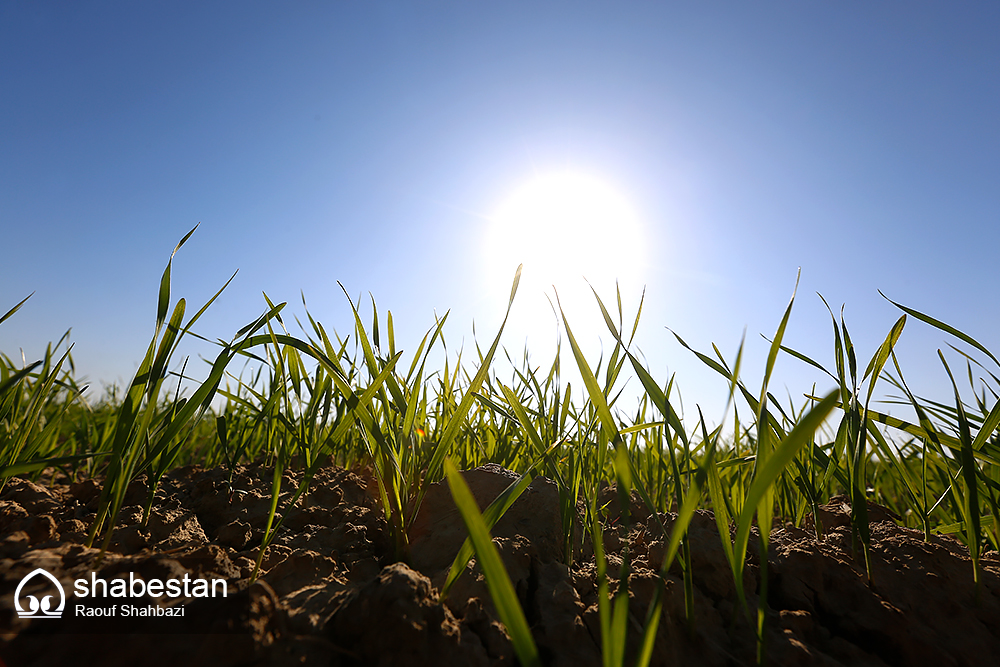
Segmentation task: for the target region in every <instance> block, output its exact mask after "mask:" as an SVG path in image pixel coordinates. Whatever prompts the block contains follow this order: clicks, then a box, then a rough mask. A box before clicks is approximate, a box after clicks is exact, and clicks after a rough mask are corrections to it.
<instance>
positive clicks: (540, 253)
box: [485, 172, 645, 351]
mask: <svg viewBox="0 0 1000 667" xmlns="http://www.w3.org/2000/svg"><path fill="white" fill-rule="evenodd" d="M641 232H642V230H641V226H640V224H639V220H638V217H637V215H636V213H635V211H634V210H633V208H632V206H631V205H630V204H629V202H628V200H627V199H626V198H625V197H623V196H622V195H621V194H620V193H619V192H618V191H616V190H615V188H613V187H612V186H610V185H609V184H608V183H607V182H605V181H603V180H601V179H599V178H596V177H594V176H591V175H588V174H583V173H579V172H558V173H552V174H547V175H542V176H538V177H536V178H534V179H532V180H530V181H528V182H526V183H524V184H523V185H521V186H520V187H518V188H516V189H515V190H514V192H513V193H511V194H510V195H509V196H508V197H507V198H506V199H505V200H504V201H503V202H502V203H501V205H500V206H499V207H498V209H497V211H496V213H495V214H494V215H493V216H492V223H491V225H490V229H489V232H488V234H487V238H486V245H485V255H486V262H485V269H486V271H485V273H486V276H487V280H488V283H489V292H490V293H491V294H492V295H493V297H494V298H496V297H498V296H500V295H507V294H509V291H510V285H511V280H512V278H513V275H514V271H515V269H516V268H517V266H518V265H519V264H523V265H524V268H523V271H522V274H521V284H520V288H519V290H518V296H517V301H516V302H515V311H514V312H515V314H518V313H519V314H518V315H517V316H516V318H515V321H514V322H512V324H513V325H514V326H513V328H514V329H515V330H517V331H519V332H521V333H522V335H525V334H526V335H527V336H528V337H530V338H531V339H532V340H531V342H532V345H531V349H532V350H533V351H534V350H535V349H536V347H537V343H539V342H541V341H544V340H549V341H554V340H555V332H556V320H555V318H554V315H553V308H552V306H551V305H550V301H551V303H552V304H555V303H556V300H555V294H556V293H558V296H559V301H560V302H561V303H562V306H563V309H564V311H565V312H566V315H567V317H568V318H569V321H570V326H571V327H572V328H573V331H574V335H575V336H576V337H577V338H578V339H580V338H581V332H584V333H586V332H585V331H584V324H583V323H584V322H593V321H595V317H596V321H600V322H601V327H602V328H603V320H601V318H600V311H599V310H598V308H597V304H596V302H595V300H594V297H593V293H592V292H591V291H590V288H589V287H588V283H589V284H590V285H592V286H593V287H594V288H595V289H596V290H597V292H598V294H600V295H601V298H602V299H603V300H604V301H605V304H606V305H607V306H608V307H609V308H613V307H614V306H613V303H614V301H615V292H614V290H615V284H616V282H617V283H619V284H620V285H621V289H622V294H623V297H626V296H635V298H636V299H637V298H638V295H639V293H641V290H642V284H641V283H642V279H643V276H642V273H643V270H642V268H643V264H644V260H643V255H644V252H643V248H644V246H645V242H644V239H643V238H642V236H643V235H642V233H641ZM553 287H554V289H553ZM633 292H634V293H635V294H634V295H633V294H632V293H633ZM546 296H548V297H549V298H548V299H546ZM632 300H634V299H629V301H632ZM517 320H520V321H521V322H522V323H523V324H522V325H521V326H518V325H517ZM578 323H579V324H578ZM588 328H589V330H590V331H592V332H593V333H603V332H602V331H601V329H596V328H594V327H588ZM537 339H541V341H540V340H537ZM581 342H582V341H581ZM515 349H516V348H515Z"/></svg>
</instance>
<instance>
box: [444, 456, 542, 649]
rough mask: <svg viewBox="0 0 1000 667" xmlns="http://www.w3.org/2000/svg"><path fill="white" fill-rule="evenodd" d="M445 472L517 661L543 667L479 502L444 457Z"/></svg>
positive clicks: (456, 469)
mask: <svg viewBox="0 0 1000 667" xmlns="http://www.w3.org/2000/svg"><path fill="white" fill-rule="evenodd" d="M444 470H445V475H446V476H447V478H448V487H449V488H450V489H451V495H452V498H454V500H455V506H456V507H458V511H459V513H460V514H461V515H462V521H463V522H465V527H466V529H467V530H468V531H469V538H470V539H471V540H472V546H473V549H474V550H475V552H476V559H477V560H478V562H479V567H480V568H482V571H483V576H484V577H485V579H486V587H487V588H488V589H489V591H490V597H492V599H493V605H494V606H495V607H496V610H497V614H498V615H499V616H500V621H501V622H502V623H503V624H504V627H506V628H507V633H508V634H509V635H510V640H511V643H512V644H513V645H514V652H515V653H516V654H517V659H518V660H519V661H520V662H521V664H522V665H524V667H541V664H542V661H541V658H540V657H539V655H538V648H537V646H536V645H535V640H534V638H533V637H532V636H531V630H530V628H529V627H528V621H527V619H526V618H525V616H524V610H523V609H522V608H521V603H520V602H519V601H518V599H517V594H516V593H515V592H514V585H513V584H512V583H511V581H510V575H508V574H507V570H506V568H504V565H503V561H502V560H501V559H500V554H499V552H497V548H496V545H494V544H493V540H492V539H491V538H490V533H489V531H488V530H487V529H486V524H485V522H484V521H483V516H482V514H480V513H479V507H478V506H477V505H476V500H475V498H473V497H472V492H471V491H469V487H468V485H467V484H466V483H465V480H464V479H462V475H461V474H460V473H459V472H458V468H456V467H455V464H454V463H452V462H451V459H449V458H445V460H444Z"/></svg>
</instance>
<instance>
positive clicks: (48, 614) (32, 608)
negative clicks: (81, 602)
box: [14, 568, 66, 618]
mask: <svg viewBox="0 0 1000 667" xmlns="http://www.w3.org/2000/svg"><path fill="white" fill-rule="evenodd" d="M38 575H42V576H44V577H45V578H46V579H48V580H49V581H50V582H52V585H53V586H55V589H56V590H57V591H59V606H58V607H56V608H55V609H52V597H53V596H51V595H43V596H42V599H41V600H40V601H39V600H38V598H36V597H35V596H34V595H26V596H24V597H25V598H27V602H26V603H25V604H26V605H27V607H28V608H27V609H25V608H24V606H22V605H21V589H23V588H24V585H25V584H26V583H28V582H29V581H31V580H32V579H34V578H35V577H36V576H38ZM65 606H66V593H65V592H64V591H63V587H62V585H61V584H60V583H59V580H58V579H56V578H55V577H53V576H52V575H51V574H49V573H48V572H46V571H45V570H43V569H42V568H38V569H37V570H35V571H33V572H29V573H28V576H26V577H25V578H24V579H22V580H21V583H19V584H18V585H17V590H16V591H14V607H15V608H16V609H17V615H18V616H19V617H21V618H62V612H63V608H64V607H65Z"/></svg>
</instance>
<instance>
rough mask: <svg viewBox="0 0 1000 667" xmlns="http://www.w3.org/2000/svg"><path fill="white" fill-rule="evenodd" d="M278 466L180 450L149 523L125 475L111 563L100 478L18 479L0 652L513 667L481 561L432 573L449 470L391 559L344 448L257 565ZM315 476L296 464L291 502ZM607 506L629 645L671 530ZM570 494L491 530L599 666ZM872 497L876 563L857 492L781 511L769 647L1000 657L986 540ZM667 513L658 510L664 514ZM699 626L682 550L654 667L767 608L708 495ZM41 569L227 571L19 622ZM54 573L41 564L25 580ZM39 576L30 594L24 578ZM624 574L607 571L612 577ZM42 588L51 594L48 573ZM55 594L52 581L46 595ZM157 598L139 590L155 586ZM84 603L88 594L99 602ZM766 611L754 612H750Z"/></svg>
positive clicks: (746, 658) (842, 653)
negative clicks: (97, 544) (196, 462)
mask: <svg viewBox="0 0 1000 667" xmlns="http://www.w3.org/2000/svg"><path fill="white" fill-rule="evenodd" d="M463 475H464V476H465V479H466V481H467V482H468V483H469V485H470V487H471V488H472V490H473V493H474V495H475V496H476V499H477V501H478V502H479V503H480V505H481V506H482V507H485V506H486V505H487V504H488V503H489V502H490V501H491V500H492V499H493V498H494V497H495V496H496V495H497V494H498V493H499V492H500V491H501V490H502V489H503V488H505V487H506V486H507V484H509V482H510V479H511V475H512V473H509V471H505V470H503V469H501V468H499V467H496V466H486V467H483V468H477V469H476V470H471V471H466V472H464V473H463ZM272 476H273V471H272V469H270V468H268V467H265V466H263V465H250V466H243V467H240V468H239V469H238V470H237V471H236V474H235V477H234V479H233V483H232V485H230V484H229V482H228V479H229V473H228V471H227V470H223V469H221V468H220V469H214V470H203V469H201V468H198V467H185V468H179V469H177V470H175V471H173V472H171V473H169V474H168V475H167V476H166V477H165V478H164V479H163V480H162V482H161V484H160V487H159V490H158V491H157V493H156V496H155V503H154V505H153V510H152V513H151V515H150V518H149V521H148V522H147V523H146V524H145V525H144V524H143V523H142V505H143V503H144V501H145V498H146V494H147V489H146V486H145V482H144V480H142V479H140V480H138V481H136V482H134V483H133V484H132V486H131V487H130V488H129V492H128V494H127V497H126V499H125V505H124V509H123V510H122V512H121V515H120V517H119V525H118V527H117V530H116V532H115V535H114V540H113V542H112V544H111V546H110V548H109V550H108V553H107V554H106V555H105V557H104V558H103V560H101V561H98V556H99V553H100V552H99V550H97V549H90V548H86V547H85V546H83V545H84V542H85V540H86V533H87V530H88V528H89V526H90V524H91V522H92V521H93V518H94V513H95V510H96V506H97V499H98V495H99V492H100V485H99V484H98V483H97V482H96V481H94V480H85V481H82V482H74V483H60V482H69V480H67V479H65V478H63V479H62V480H60V479H59V478H56V479H55V480H54V481H55V482H56V483H54V484H51V485H48V486H41V485H39V484H36V483H33V482H30V481H27V480H23V479H18V478H14V479H11V480H9V481H8V483H7V485H6V486H5V487H4V489H3V491H2V493H0V664H6V665H9V666H11V667H14V666H15V665H78V666H82V665H109V666H115V665H133V664H146V665H170V666H172V667H178V666H179V665H180V666H185V667H186V666H189V665H213V666H215V667H221V666H226V665H271V664H275V665H344V666H347V665H387V666H388V665H394V666H401V667H402V666H407V665H432V664H433V665H438V664H441V665H444V664H453V665H475V666H483V667H485V666H506V665H511V666H513V665H516V664H517V660H516V658H515V657H514V652H513V649H512V646H511V643H510V641H509V639H508V637H507V634H506V632H505V630H504V628H503V626H502V625H501V624H500V623H499V622H498V621H497V615H496V612H495V610H494V608H493V606H492V603H491V601H490V596H489V594H488V592H487V590H486V587H485V584H484V581H483V578H482V576H481V575H480V574H479V572H478V570H477V569H476V567H475V565H474V562H473V563H472V564H470V566H469V567H467V571H466V572H465V573H464V574H463V575H462V577H461V578H460V579H459V580H458V583H457V584H456V585H455V587H454V588H453V589H452V591H451V592H450V594H449V596H448V597H447V598H446V599H445V600H443V601H442V600H441V598H440V596H439V590H440V588H441V585H442V584H443V582H444V579H445V575H446V573H447V569H448V567H449V566H450V564H451V561H452V560H453V558H454V556H455V553H456V552H457V550H458V547H459V545H460V544H461V542H462V540H463V539H464V536H465V533H464V529H463V527H462V523H461V519H460V517H459V516H458V514H457V512H456V510H455V508H454V506H453V505H452V504H451V499H450V494H449V493H448V490H447V486H446V485H434V486H432V487H431V488H430V490H429V491H428V493H427V496H426V498H425V501H424V503H423V505H422V508H421V513H420V514H419V516H418V518H417V520H416V523H415V525H414V527H413V531H412V534H411V536H410V539H411V544H410V551H409V556H408V558H407V560H406V562H396V559H395V558H394V557H393V543H392V539H391V536H390V532H389V529H388V526H387V524H386V522H385V519H384V516H383V514H382V511H381V509H380V507H379V505H378V503H377V501H376V499H375V497H374V495H373V493H372V489H373V488H374V482H373V481H372V479H371V477H370V476H369V475H368V474H367V473H366V471H364V470H359V471H353V472H352V471H347V470H344V469H342V468H338V467H334V466H330V467H327V468H324V469H322V470H321V471H320V472H319V473H318V474H317V476H316V477H315V478H314V479H313V481H312V484H311V486H310V491H309V493H308V494H307V495H305V496H304V497H303V498H302V499H301V500H300V501H299V503H298V504H297V506H296V507H294V508H292V509H291V510H290V511H288V513H287V514H288V516H287V518H286V519H285V522H284V525H283V526H282V528H281V530H280V531H279V532H278V534H277V536H276V538H275V539H274V541H273V543H272V545H271V546H270V547H269V549H268V551H267V552H266V554H265V557H264V559H263V568H262V575H261V576H260V577H259V579H258V580H257V581H256V582H255V583H252V584H251V583H250V577H251V575H252V572H253V569H254V562H255V560H256V558H257V555H258V549H259V545H260V542H261V539H262V537H263V532H262V531H263V527H264V526H265V525H266V522H267V514H268V510H269V507H270V488H271V483H272ZM299 479H300V473H299V472H296V471H286V472H285V473H284V477H283V486H282V495H281V497H280V502H281V505H280V506H279V507H282V508H284V507H285V506H286V505H287V503H288V502H289V501H290V500H291V496H292V494H293V493H294V490H295V488H296V487H297V484H298V481H299ZM615 499H616V495H615V493H614V492H613V490H608V491H607V498H606V500H607V501H608V502H609V505H608V509H609V516H608V529H607V531H606V533H605V545H604V546H605V548H606V550H607V553H608V554H609V559H610V561H611V564H612V567H611V570H612V572H611V576H612V578H613V579H614V577H616V576H617V572H618V570H617V566H616V564H617V563H620V559H621V557H622V553H623V550H624V549H625V548H626V547H627V548H628V553H629V554H630V555H631V559H632V569H631V574H630V576H629V582H628V584H629V596H630V614H631V616H632V620H631V622H630V624H629V646H628V659H627V662H628V663H629V664H631V662H632V660H633V659H634V655H635V654H636V651H637V648H638V642H639V637H640V628H641V624H642V619H644V618H645V614H646V609H647V606H648V604H649V601H650V599H651V598H652V596H653V594H654V591H655V589H656V581H657V575H656V574H655V572H654V568H655V567H656V566H657V564H658V563H659V562H660V560H661V559H662V556H663V553H664V550H665V545H664V539H663V536H662V533H661V532H660V529H659V527H658V522H657V520H656V519H657V517H653V516H651V515H650V514H649V512H648V511H646V510H644V508H643V506H642V504H641V503H639V502H637V501H634V502H633V503H632V507H631V508H630V516H631V523H630V527H629V528H628V529H626V528H625V526H624V524H625V522H624V521H620V520H619V516H618V509H617V502H616V500H615ZM558 508H559V498H558V493H557V491H556V488H555V486H554V484H552V482H550V481H548V480H545V479H542V478H538V479H536V480H535V481H534V482H533V483H532V485H531V486H530V487H529V489H528V491H526V492H525V494H524V495H523V496H522V497H521V498H520V499H519V500H518V502H517V503H515V504H514V505H513V506H512V507H511V509H510V510H509V511H508V513H507V514H506V515H505V516H504V518H503V519H502V520H501V522H500V523H498V524H497V526H496V527H495V529H494V531H493V532H494V541H495V543H496V544H497V546H498V548H499V550H500V553H501V555H502V557H503V560H504V562H505V564H506V566H507V569H508V572H509V573H510V575H511V579H512V580H513V582H514V585H515V588H516V590H517V594H518V596H519V598H520V600H521V604H522V606H523V608H524V610H525V613H526V616H527V618H528V622H529V624H530V625H531V628H532V631H533V633H534V637H535V640H536V642H537V644H538V647H539V651H540V653H541V655H542V658H543V661H544V663H545V664H547V665H560V666H561V665H566V666H571V667H589V666H591V665H593V666H597V665H600V664H601V653H600V624H599V619H598V611H597V589H596V585H595V579H596V572H595V562H594V558H593V554H592V549H591V548H590V547H589V546H588V545H587V544H586V543H585V542H584V541H582V540H578V543H577V544H576V545H575V546H576V558H575V560H574V564H573V566H572V567H571V568H570V567H567V566H566V565H565V564H564V562H562V560H563V559H562V554H563V545H562V543H561V540H562V537H561V535H562V531H561V524H560V518H559V509H558ZM880 509H881V508H878V507H877V506H874V505H873V506H872V512H871V517H872V522H871V524H870V528H871V534H872V549H871V569H872V580H871V581H869V580H868V578H867V577H866V576H865V570H864V567H863V566H862V565H860V564H859V563H858V561H857V560H856V558H855V556H854V553H853V550H852V545H851V531H850V526H849V516H850V507H849V506H848V505H847V503H846V502H844V500H843V499H842V498H834V499H832V500H831V502H830V503H829V504H828V505H826V506H825V507H824V508H823V512H822V513H821V516H820V519H821V523H822V525H823V526H824V527H825V531H824V537H823V539H822V540H817V538H816V536H815V533H814V531H812V530H803V529H799V528H795V527H792V526H791V525H788V526H786V527H781V528H777V529H775V530H774V531H772V534H771V547H770V549H769V551H768V555H767V568H766V572H767V588H766V590H767V596H768V597H767V599H768V605H769V607H770V612H769V617H768V619H767V628H768V629H767V631H766V649H767V660H768V664H772V665H830V666H832V665H873V666H874V665H934V666H935V667H940V666H947V665H969V666H972V665H983V664H996V662H995V661H996V660H997V656H998V655H1000V557H998V556H997V554H996V553H990V554H986V555H985V556H984V557H983V558H982V561H981V571H980V582H979V586H978V592H977V587H976V586H975V585H974V583H973V568H972V564H971V561H970V559H969V555H968V552H967V550H966V549H965V547H963V546H962V545H961V544H960V543H959V542H958V541H956V540H954V539H951V538H948V537H944V536H934V537H932V538H931V539H930V540H929V541H924V539H923V535H922V534H921V533H919V532H917V531H914V530H910V529H907V528H903V527H900V526H898V525H896V523H895V521H894V517H893V516H892V515H891V513H889V512H887V511H880ZM673 518H674V517H673V515H671V514H669V513H668V514H661V515H660V516H659V519H660V520H661V521H662V522H663V523H664V524H665V525H666V526H667V528H668V529H669V527H670V525H671V523H672V521H673ZM689 535H690V545H691V552H692V560H693V572H694V587H693V596H694V607H693V610H694V623H693V625H689V624H688V623H687V622H686V620H685V608H684V585H683V578H682V575H681V571H680V569H679V566H677V565H675V566H674V567H673V568H672V570H671V572H670V573H669V575H668V576H667V578H666V591H665V598H664V600H665V602H664V608H663V616H662V619H661V623H660V626H659V632H658V638H657V642H656V647H655V651H654V655H653V660H652V664H654V665H752V664H754V662H755V651H756V643H755V629H754V627H755V626H754V625H752V624H751V623H754V624H755V623H756V614H755V612H753V613H751V614H749V615H748V614H745V613H743V612H742V610H741V609H740V608H739V603H738V601H737V600H738V598H737V595H736V591H735V587H734V583H733V578H732V576H731V574H730V571H729V567H728V564H727V562H726V558H725V555H724V553H723V550H722V545H721V542H720V539H719V535H718V530H717V528H716V525H715V520H714V518H713V517H712V515H711V513H709V512H705V511H699V512H697V513H696V515H695V517H694V520H693V522H692V525H691V528H690V533H689ZM756 544H757V540H756V538H754V539H752V541H751V551H750V556H749V563H748V566H747V568H746V570H745V573H746V574H745V582H744V583H745V593H746V597H747V601H748V603H749V605H750V608H751V609H752V610H755V609H756V606H757V600H758V594H759V591H760V590H761V587H760V585H759V584H760V576H761V568H760V554H759V552H758V551H757V547H756ZM39 567H42V568H44V569H46V570H47V571H48V572H49V573H51V574H52V575H54V576H55V577H56V578H57V579H58V580H59V581H60V582H61V583H62V585H63V587H64V589H65V590H66V591H67V597H68V600H67V605H66V608H67V609H69V608H70V607H75V604H76V603H79V602H81V601H82V602H85V603H86V605H85V606H87V605H89V606H91V607H93V606H95V605H97V606H99V605H100V604H110V603H111V602H120V600H112V601H109V600H107V599H104V600H101V599H100V598H98V599H96V600H95V599H94V598H89V599H84V600H81V599H80V598H76V597H74V588H73V582H74V581H75V580H78V579H79V578H81V577H82V578H85V579H87V580H91V578H92V577H97V578H103V579H106V580H108V581H111V580H113V579H115V578H116V577H117V578H121V579H124V580H126V581H128V580H129V579H128V578H129V577H133V578H141V579H142V580H143V581H149V580H151V579H154V578H160V579H163V580H166V579H169V578H173V579H178V580H180V579H181V578H182V577H184V576H185V575H188V576H190V577H191V578H195V577H201V578H210V579H223V580H225V581H226V582H227V586H228V592H229V594H228V595H227V596H226V597H224V598H222V597H217V598H210V597H182V598H179V599H175V600H168V603H173V604H174V606H177V605H178V603H181V606H183V607H184V617H183V618H166V619H165V618H158V617H141V618H128V619H126V618H112V619H108V618H104V619H95V618H86V617H79V616H78V615H77V616H74V615H71V614H66V615H65V616H66V617H65V618H61V619H47V618H34V619H23V618H20V617H19V616H18V614H17V613H16V610H15V593H16V591H17V588H18V585H19V583H20V582H21V580H22V578H24V577H25V576H26V575H28V574H29V573H31V572H32V571H33V570H35V569H36V568H39ZM36 584H37V587H38V588H39V589H40V588H42V587H43V586H44V585H45V582H44V581H38V580H31V586H35V585H36ZM31 586H28V585H27V584H26V585H25V590H24V591H23V594H27V593H28V592H31V590H33V589H31ZM616 586H617V581H614V580H613V581H612V590H614V588H615V587H616ZM36 592H37V591H36ZM39 595H41V593H39ZM164 599H166V598H163V597H160V598H157V599H156V600H154V599H153V598H151V597H148V596H147V597H145V598H141V599H139V600H138V602H137V601H136V599H134V598H133V599H132V600H131V602H132V603H133V604H138V605H140V606H144V605H151V606H153V608H155V607H157V606H159V605H160V604H162V602H161V601H162V600H164ZM88 608H89V607H88ZM749 618H753V621H750V620H748V619H749Z"/></svg>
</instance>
